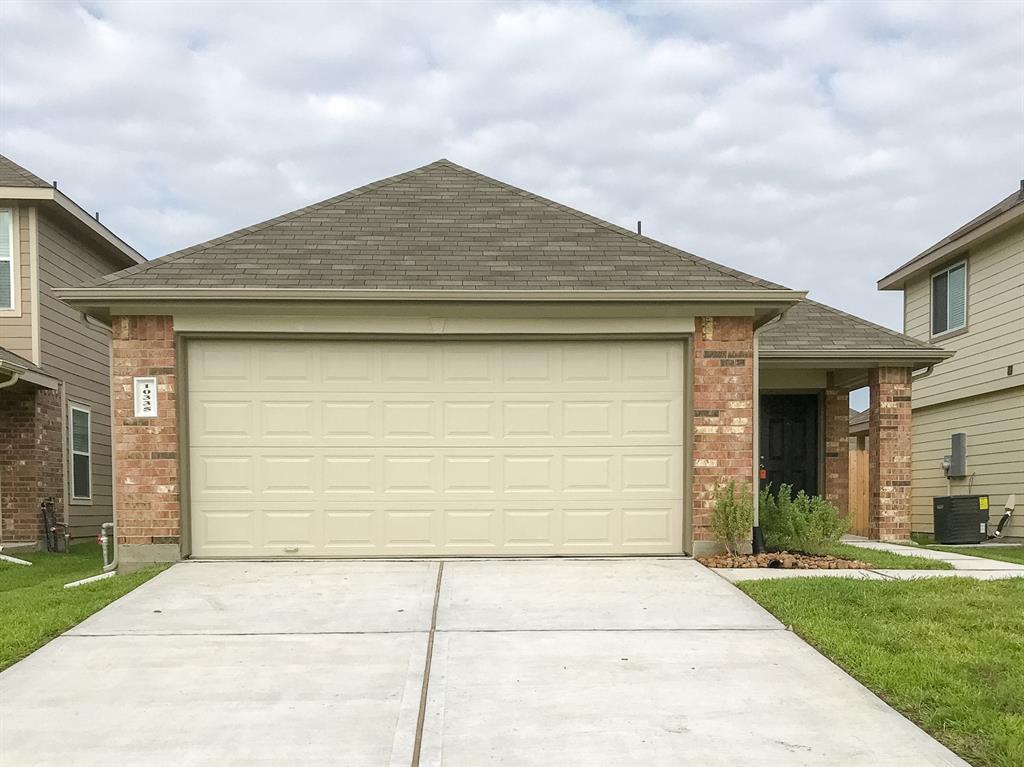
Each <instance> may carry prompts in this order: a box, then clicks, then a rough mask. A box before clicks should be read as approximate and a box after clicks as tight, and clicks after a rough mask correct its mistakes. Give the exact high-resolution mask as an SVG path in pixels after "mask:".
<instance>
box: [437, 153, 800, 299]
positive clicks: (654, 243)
mask: <svg viewBox="0 0 1024 767" xmlns="http://www.w3.org/2000/svg"><path fill="white" fill-rule="evenodd" d="M432 164H433V165H441V164H446V165H448V166H450V167H451V168H452V169H453V170H456V171H458V172H460V173H462V174H464V175H467V176H470V177H472V178H476V179H478V180H482V181H486V182H488V183H490V184H494V185H496V186H498V187H501V188H502V189H504V190H505V191H508V192H513V193H515V194H518V195H520V196H523V197H528V198H529V199H531V200H536V201H538V202H540V203H542V204H544V205H547V206H548V207H551V208H555V209H556V210H559V211H561V212H563V213H569V214H570V215H573V216H576V217H577V218H582V219H583V220H585V221H588V222H590V223H592V224H597V225H598V226H601V227H603V228H605V229H608V230H609V231H612V232H615V233H616V234H620V235H625V236H628V237H630V238H632V239H635V240H638V241H640V242H642V243H644V244H645V245H649V246H651V247H653V248H656V249H658V250H662V251H665V252H666V253H670V254H672V255H674V256H682V257H685V258H689V259H692V260H693V261H695V262H697V263H699V264H703V265H704V266H707V267H710V268H711V269H714V270H716V271H718V272H721V273H722V274H726V275H728V276H730V277H738V278H740V279H743V280H746V281H747V282H750V283H751V284H753V285H755V286H757V287H761V288H763V287H766V286H772V287H773V288H777V289H782V290H786V289H787V288H786V287H785V286H784V285H778V284H776V283H774V282H771V281H770V280H762V279H760V278H759V277H755V276H754V275H752V274H747V273H746V272H741V271H739V270H738V269H730V268H729V267H727V266H724V265H723V264H719V263H718V262H716V261H710V260H708V259H706V258H701V257H700V256H697V255H694V254H693V253H690V252H689V251H686V250H683V249H682V248H677V247H675V246H674V245H669V244H667V243H664V242H661V241H660V240H655V239H652V238H651V237H646V236H644V235H642V234H637V233H636V232H633V231H631V230H629V229H626V228H625V227H622V226H619V225H618V224H613V223H612V222H610V221H605V220H604V219H603V218H598V217H597V216H592V215H590V214H589V213H585V212H583V211H581V210H579V209H577V208H573V207H571V206H569V205H565V204H564V203H560V202H557V201H556V200H552V199H550V198H548V197H543V196H542V195H539V194H535V193H534V192H530V191H528V190H526V189H522V188H521V187H518V186H514V185H512V184H509V183H507V182H505V181H501V180H499V179H496V178H493V177H491V176H487V175H484V174H483V173H480V172H478V171H475V170H472V169H471V168H466V167H464V166H462V165H459V164H458V163H454V162H452V161H451V160H447V159H441V160H438V161H437V162H436V163H432Z"/></svg>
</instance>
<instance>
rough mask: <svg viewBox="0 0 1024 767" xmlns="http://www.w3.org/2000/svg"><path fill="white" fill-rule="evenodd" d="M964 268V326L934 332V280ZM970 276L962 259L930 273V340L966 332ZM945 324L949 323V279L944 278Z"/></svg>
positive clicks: (965, 260)
mask: <svg viewBox="0 0 1024 767" xmlns="http://www.w3.org/2000/svg"><path fill="white" fill-rule="evenodd" d="M961 266H962V267H963V268H964V324H963V325H958V326H957V327H955V328H951V327H947V328H946V329H945V330H938V331H937V330H935V278H936V277H941V276H942V275H944V274H945V275H949V273H950V272H952V271H953V270H955V269H957V268H959V267H961ZM969 276H970V275H969V274H968V271H967V259H966V258H965V259H962V260H960V261H957V262H956V263H952V264H950V265H949V266H946V267H943V268H942V269H939V270H937V271H934V272H932V273H931V275H930V276H929V278H928V327H929V328H930V329H931V332H932V333H931V335H932V338H941V337H942V336H948V335H950V334H951V333H962V332H963V331H965V330H967V292H968V287H969V285H968V282H967V279H968V277H969ZM946 323H947V325H948V323H949V277H948V276H947V278H946Z"/></svg>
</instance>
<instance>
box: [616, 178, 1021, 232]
mask: <svg viewBox="0 0 1024 767" xmlns="http://www.w3.org/2000/svg"><path fill="white" fill-rule="evenodd" d="M1020 185H1021V188H1024V181H1021V182H1020ZM642 223H643V222H641V221H637V222H636V233H637V234H643V232H642V231H641V229H642V228H643V227H642V226H641V224H642Z"/></svg>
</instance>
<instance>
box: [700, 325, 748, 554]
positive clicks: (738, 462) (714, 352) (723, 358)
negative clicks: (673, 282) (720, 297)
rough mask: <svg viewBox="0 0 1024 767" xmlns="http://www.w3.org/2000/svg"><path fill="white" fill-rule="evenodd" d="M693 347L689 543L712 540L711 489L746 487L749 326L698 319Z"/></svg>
mask: <svg viewBox="0 0 1024 767" xmlns="http://www.w3.org/2000/svg"><path fill="white" fill-rule="evenodd" d="M696 323H697V327H696V333H694V348H693V539H694V540H695V541H711V540H714V535H713V534H712V533H711V528H710V517H711V512H712V510H713V509H714V505H715V486H716V485H719V484H724V483H726V482H728V481H729V480H730V479H734V480H736V483H737V485H739V484H740V483H743V482H746V483H747V484H748V485H749V484H750V482H751V477H752V474H753V470H754V466H753V454H754V432H753V396H754V367H753V363H754V323H753V320H752V319H751V318H750V317H698V318H697V319H696Z"/></svg>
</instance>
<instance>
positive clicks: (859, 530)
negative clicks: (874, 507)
mask: <svg viewBox="0 0 1024 767" xmlns="http://www.w3.org/2000/svg"><path fill="white" fill-rule="evenodd" d="M850 516H851V517H852V519H853V521H852V523H851V524H850V532H851V533H853V534H854V535H863V536H865V537H867V534H868V451H867V450H855V449H852V450H850Z"/></svg>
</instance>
